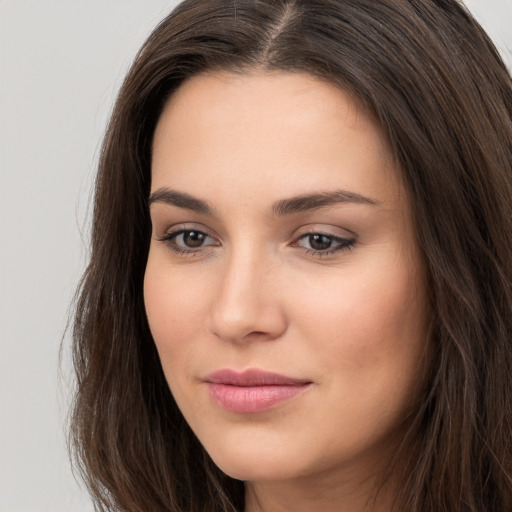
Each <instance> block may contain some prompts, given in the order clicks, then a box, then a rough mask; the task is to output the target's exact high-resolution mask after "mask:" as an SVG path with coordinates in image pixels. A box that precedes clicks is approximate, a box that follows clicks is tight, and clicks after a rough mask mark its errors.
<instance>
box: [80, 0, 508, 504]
mask: <svg viewBox="0 0 512 512" xmlns="http://www.w3.org/2000/svg"><path fill="white" fill-rule="evenodd" d="M511 162H512V87H511V80H510V76H509V74H508V73H507V70H506V68H505V67H504V65H503V63H502V62H501V60H500V58H499V56H498V54H497V52H496V50H495V48H494V47H493V45H492V43H491V42H490V41H489V39H488V38H487V36H486V35H485V34H484V33H483V31H482V30H481V28H480V27H479V26H478V25H477V24H476V22H475V21H474V20H473V19H472V18H471V16H470V15H469V14H468V13H467V12H466V11H465V10H464V8H463V6H461V5H460V4H459V3H457V2H456V1H455V0H427V1H426V0H407V1H398V0H383V1H379V2H375V1H373V0H371V1H370V0H337V1H334V0H308V1H305V0H304V1H300V0H297V1H292V0H278V1H276V0H259V1H253V0H251V1H249V0H247V1H244V0H239V1H238V0H237V1H235V2H232V1H229V2H227V1H225V0H186V1H185V2H183V3H182V4H181V5H180V6H179V7H178V8H177V9H176V10H175V11H174V12H173V13H171V15H170V16H169V17H167V18H166V19H165V20H164V21H163V22H162V23H161V24H160V25H159V27H157V29H156V30H155V31H154V32H153V34H152V35H151V36H150V38H149V39H148V41H147V42H146V44H145V45H144V47H143V48H142V50H141V51H140V53H139V55H138V56H137V58H136V61H135V63H134V65H133V67H132V69H131V71H130V72H129V74H128V77H127V78H126V81H125V83H124V85H123V87H122V90H121V92H120V95H119V98H118V101H117V103H116V107H115V110H114V112H113V115H112V119H111V123H110V126H109V130H108V133H107V135H106V138H105V142H104V146H103V151H102V156H101V161H100V167H99V173H98V178H97V184H96V196H95V210H94V224H93V233H92V255H91V262H90V265H89V267H88V269H87V271H86V274H85V276H84V279H83V282H82V286H81V289H80V295H79V300H78V305H77V313H76V320H75V345H74V348H75V366H76V370H77V376H78V392H77V398H76V403H75V408H74V416H73V428H72V435H73V441H74V446H75V450H76V455H77V460H78V462H79V464H80V467H81V469H82V471H83V474H84V476H85V478H86V480H87V482H88V485H89V488H90V491H91V493H92V496H93V498H94V500H95V503H96V504H97V506H98V508H99V509H100V510H123V511H130V512H135V511H140V512H142V511H145V512H147V511H164V510H165V511H208V512H209V511H216V510H217V511H235V510H238V511H242V510H244V511H246V512H255V511H266V512H268V511H282V510H293V511H303V510H308V511H309V510H322V511H329V510H350V511H351V512H356V511H357V512H359V511H374V512H375V511H378V512H391V511H414V512H420V511H421V512H424V511H432V512H434V511H435V512H439V511H446V512H454V511H468V512H469V511H471V512H476V511H482V510H488V511H491V510H492V511H494V512H505V511H509V510H510V509H511V507H512V481H511V477H512V462H511V461H512V453H511V448H510V446H511V443H510V441H511V433H512V429H511V421H512V409H511V399H510V397H511V396H512V389H511V388H512V379H511V378H510V372H509V369H510V368H511V367H512V361H511V358H512V356H511V353H512V350H511V349H512V347H511V335H510V333H511V332H512V325H511V324H512V289H511V281H512V254H511V251H510V247H511V246H512V206H511V201H510V198H511V197H512V163H511Z"/></svg>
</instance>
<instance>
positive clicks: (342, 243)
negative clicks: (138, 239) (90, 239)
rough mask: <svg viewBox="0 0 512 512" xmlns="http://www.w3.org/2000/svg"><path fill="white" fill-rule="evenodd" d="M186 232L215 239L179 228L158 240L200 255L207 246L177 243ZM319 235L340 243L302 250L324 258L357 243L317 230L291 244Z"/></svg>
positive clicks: (184, 252) (180, 252)
mask: <svg viewBox="0 0 512 512" xmlns="http://www.w3.org/2000/svg"><path fill="white" fill-rule="evenodd" d="M186 233H196V234H198V235H202V236H204V237H205V238H212V239H213V237H211V236H210V235H208V234H207V233H205V232H204V231H200V230H198V229H179V230H176V231H174V232H170V233H166V234H165V235H164V236H162V237H160V238H158V239H157V240H158V241H159V242H162V243H165V244H166V245H167V247H168V248H169V249H171V250H172V251H173V252H174V253H176V254H178V255H179V256H195V255H198V254H199V253H201V252H203V251H204V249H205V246H201V247H198V248H196V249H194V248H186V247H180V246H178V245H177V244H176V238H177V237H178V236H180V235H184V234H186ZM318 235H319V236H323V237H326V238H328V239H329V240H330V242H331V243H337V244H338V245H337V246H335V247H334V248H332V249H331V248H328V249H326V250H324V251H321V250H315V249H306V248H302V250H303V251H304V253H305V254H308V255H311V256H316V257H319V258H322V257H327V256H332V255H333V254H336V253H338V252H342V251H349V250H351V249H353V247H354V245H355V244H356V239H355V238H343V237H339V236H335V235H332V234H328V233H322V232H319V231H315V232H310V233H304V234H303V235H301V236H300V237H298V238H297V239H296V240H295V241H294V242H292V244H291V246H292V247H300V246H299V241H301V240H304V239H307V238H309V237H313V236H318ZM214 246H216V245H214ZM208 247H211V245H210V246H206V248H208Z"/></svg>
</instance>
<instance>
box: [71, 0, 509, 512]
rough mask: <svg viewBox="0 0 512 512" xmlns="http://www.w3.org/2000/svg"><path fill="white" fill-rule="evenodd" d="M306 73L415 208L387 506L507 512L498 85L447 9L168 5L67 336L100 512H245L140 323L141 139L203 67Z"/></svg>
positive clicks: (102, 205)
mask: <svg viewBox="0 0 512 512" xmlns="http://www.w3.org/2000/svg"><path fill="white" fill-rule="evenodd" d="M255 68H257V69H270V70H272V69H279V70H285V71H290V72H306V73H310V74H313V75H315V76H317V77H320V78H322V79H325V80H328V81H330V82H333V83H336V84H338V85H339V86H340V87H342V88H343V89H344V90H346V91H349V92H351V93H352V94H353V95H354V96H355V97H357V98H358V99H359V101H361V102H362V103H363V104H364V105H365V107H366V108H367V109H369V111H371V112H372V114H373V115H374V116H375V118H376V119H377V120H378V121H379V122H380V124H381V125H382V127H383V129H384V130H385V132H386V134H387V136H388V138H389V141H390V144H391V146H392V149H393V151H394V154H395V156H396V159H397V161H398V163H399V168H400V169H401V172H402V178H403V181H404V183H405V185H406V187H407V189H408V192H409V196H410V199H411V203H412V205H413V211H414V221H415V225H416V231H417V238H418V243H419V246H420V249H421V252H422V254H423V258H424V262H425V267H426V269H427V274H428V286H429V294H430V298H431V303H432V332H431V342H432V345H433V361H432V366H431V370H430V373H429V376H428V385H427V391H426V392H425V395H424V396H423V398H422V400H421V402H420V404H419V405H418V408H417V410H416V412H415V415H414V417H413V418H412V419H411V422H410V426H409V428H408V431H407V433H406V435H405V436H404V442H403V447H402V450H401V451H400V452H399V454H398V455H397V458H396V460H395V464H394V466H393V471H394V473H396V474H398V475H399V476H400V478H401V481H400V482H401V483H400V490H399V494H398V496H397V502H396V503H397V508H398V509H399V510H400V509H401V510H407V511H408V512H427V511H428V512H482V511H484V510H485V511H492V512H510V510H512V374H511V372H512V86H511V79H510V75H509V73H508V72H507V70H506V68H505V66H504V64H503V63H502V61H501V59H500V57H499V55H498V53H497V51H496V49H495V48H494V46H493V44H492V43H491V42H490V40H489V38H488V37H487V36H486V34H485V33H484V32H483V30H482V29H481V28H480V26H479V25H478V24H477V23H476V22H475V21H474V19H473V18H472V17H471V16H470V15H469V13H468V12H467V11H466V10H465V8H464V7H463V6H462V5H461V4H460V3H458V2H457V1H456V0H379V1H376V0H185V2H183V3H182V4H180V5H179V6H178V7H177V8H176V9H175V10H174V11H173V12H172V13H171V14H170V15H169V16H168V17H167V18H166V19H164V20H163V21H162V22H161V24H160V25H159V26H158V27H157V28H156V29H155V31H154V32H153V33H152V34H151V36H150V37H149V39H148V40H147V42H146V43H145V44H144V46H143V48H142V49H141V50H140V52H139V54H138V55H137V58H136V60H135V63H134V64H133V66H132V68H131V70H130V72H129V74H128V76H127V78H126V80H125V82H124V85H123V86H122V89H121V91H120V93H119V97H118V99H117V103H116V105H115V109H114V111H113V114H112V118H111V121H110V124H109V128H108V131H107V134H106V137H105V140H104V144H103V149H102V153H101V159H100V164H99V170H98V175H97V181H96V193H95V203H94V218H93V231H92V253H91V260H90V264H89V266H88V268H87V270H86V272H85V275H84V277H83V280H82V283H81V286H80V289H79V292H78V299H77V305H76V316H75V323H74V345H73V348H74V363H75V368H76V374H77V394H76V401H75V404H74V409H73V416H72V428H71V440H72V443H73V446H74V450H75V455H76V461H77V463H78V465H79V467H80V469H81V470H82V473H83V475H84V477H85V479H86V481H87V483H88V486H89V489H90V492H91V495H92V496H93V499H94V500H95V504H96V507H97V509H98V510H102V511H105V510H109V511H114V510H116V511H130V512H164V511H165V512H169V511H171V512H178V511H179V512H184V511H187V512H192V511H196V512H215V511H219V512H220V511H222V512H224V511H234V510H243V507H244V488H243V483H242V482H239V481H236V480H233V479H231V478H229V477H227V476H226V475H224V474H223V473H222V472H221V471H220V470H219V469H218V468H217V467H216V466H215V465H214V464H213V463H212V461H211V460H210V459H209V457H208V455H207V454H206V453H205V451H204V449H203V448H202V446H201V445H200V443H199V442H198V440H197V439H196V438H195V436H194V435H193V433H192V432H191V430H190V429H189V427H188V426H187V424H186V422H185V420H184V419H183V417H182V415H181V413H180V411H179V410H178V408H177V406H176V404H175V402H174V400H173V397H172V395H171V393H170V391H169V388H168V386H167V383H166V381H165V379H164V376H163V372H162V369H161V366H160V362H159V359H158V355H157V352H156V349H155V346H154V343H153V341H152V338H151V335H150V332H149V329H148V324H147V320H146V316H145V311H144V303H143V293H142V283H143V276H144V269H145V264H146V259H147V254H148V245H149V238H150V220H149V214H148V195H149V187H150V171H151V170H150V161H151V145H152V137H153V132H154V128H155V124H156V122H157V120H158V118H159V114H160V112H161V110H162V107H163V105H164V103H165V101H166V100H167V99H168V97H169V95H171V94H172V93H173V91H174V90H176V88H177V87H179V85H180V84H181V83H182V82H183V81H184V80H186V79H187V78H189V77H191V76H193V75H196V74H198V73H201V72H205V71H208V70H215V69H223V70H230V71H233V72H244V70H247V69H255Z"/></svg>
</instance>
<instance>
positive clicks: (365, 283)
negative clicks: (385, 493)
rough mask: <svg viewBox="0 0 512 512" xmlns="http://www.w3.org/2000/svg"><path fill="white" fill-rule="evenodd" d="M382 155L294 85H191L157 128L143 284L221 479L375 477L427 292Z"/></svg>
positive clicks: (238, 80) (341, 103) (359, 115)
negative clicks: (225, 476)
mask: <svg viewBox="0 0 512 512" xmlns="http://www.w3.org/2000/svg"><path fill="white" fill-rule="evenodd" d="M398 175H399V173H398V170H397V169H396V168H395V166H394V162H393V158H392V156H391V154H390V150H389V147H388V145H387V142H386V139H385V137H384V136H383V134H382V132H381V130H380V129H379V127H378V126H377V125H376V123H375V122H373V120H372V119H371V118H370V117H369V116H368V115H367V114H366V113H365V111H364V110H363V109H361V108H360V107H359V106H358V105H357V104H356V103H355V101H354V100H353V99H352V98H351V97H350V96H349V95H348V94H347V93H345V92H343V91H342V90H340V89H339V88H337V87H335V86H334V85H330V84H328V83H325V82H321V81H319V80H317V79H315V78H313V77H310V76H309V75H306V74H291V73H254V74H247V75H234V74H227V73H225V74H210V75H201V76H197V77H195V78H193V79H190V80H189V81H187V82H186V83H185V84H184V85H182V86H181V87H180V89H179V90H178V91H177V92H176V93H175V94H174V95H173V96H172V98H171V99H170V101H169V102H168V103H167V105H166V107H165V109H164V111H163V114H162V116H161V118H160V120H159V122H158V125H157V129H156V133H155V138H154V146H153V160H152V187H151V193H152V196H151V201H150V203H151V206H150V209H151V219H152V223H153V233H152V239H151V246H150V251H149V258H148V262H147V269H146V275H145V283H144V298H145V304H146V310H147V315H148V319H149V325H150V328H151V332H152V334H153V337H154V340H155V343H156V346H157V349H158V352H159V354H160V358H161V361H162V366H163V369H164V372H165V375H166V378H167V381H168V383H169V386H170V389H171V391H172V394H173V396H174V398H175V399H176V402H177V404H178V406H179V408H180V409H181V411H182V413H183V415H184V417H185V418H186V420H187V422H188V423H189V425H190V427H191V428H192V430H193V431H194V432H195V434H196V435H197V437H198V438H199V440H200V441H201V443H202V444H203V445H204V447H205V449H206V450H207V451H208V452H209V454H210V455H211V457H212V458H213V460H214V461H215V462H216V464H217V465H218V466H219V467H220V468H221V469H222V470H224V471H225V472H226V473H227V474H229V475H231V476H232V477H235V478H238V479H241V480H249V481H254V482H257V481H276V480H280V481H284V480H293V479H296V478H305V477H306V478H308V477H314V476H318V475H320V474H323V475H341V474H344V473H345V474H350V475H352V476H354V475H359V474H360V475H363V476H364V475H365V474H366V475H367V476H368V475H370V474H372V472H374V471H376V469H377V468H378V467H381V466H382V464H384V463H385V461H386V460H387V458H388V457H389V452H390V450H392V449H394V447H395V446H396V444H395V443H396V441H397V437H398V432H399V431H400V426H401V424H403V420H404V418H405V417H406V416H407V414H408V413H409V412H410V410H411V407H412V406H413V402H414V400H415V398H416V397H417V394H418V388H419V386H420V385H421V382H420V381H421V375H422V371H423V366H424V363H423V362H424V354H425V349H426V301H425V283H424V278H423V273H422V267H421V264H420V257H419V255H418V250H417V247H416V244H415V237H414V232H413V228H412V219H411V210H410V205H409V203H408V201H407V195H406V193H405V191H404V189H403V188H402V185H401V183H400V180H399V178H398Z"/></svg>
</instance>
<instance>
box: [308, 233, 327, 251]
mask: <svg viewBox="0 0 512 512" xmlns="http://www.w3.org/2000/svg"><path fill="white" fill-rule="evenodd" d="M331 244H332V240H331V238H330V237H328V236H325V235H310V236H309V245H311V247H312V248H313V249H315V250H316V251H322V250H325V249H329V247H331Z"/></svg>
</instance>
